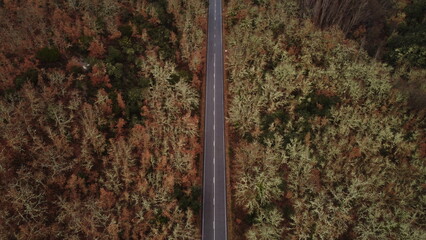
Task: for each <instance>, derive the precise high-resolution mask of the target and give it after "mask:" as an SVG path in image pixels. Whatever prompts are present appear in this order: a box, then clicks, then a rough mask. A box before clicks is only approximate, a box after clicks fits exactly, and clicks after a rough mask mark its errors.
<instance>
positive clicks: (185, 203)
mask: <svg viewBox="0 0 426 240" xmlns="http://www.w3.org/2000/svg"><path fill="white" fill-rule="evenodd" d="M185 190H186V189H185V188H184V187H182V186H181V185H175V186H174V191H173V195H174V197H175V198H176V199H177V200H178V203H179V208H180V209H183V210H186V209H188V208H190V209H191V210H192V211H193V212H194V213H198V212H199V211H200V207H201V199H200V197H201V193H202V191H201V187H200V186H192V187H191V189H190V193H187V191H185Z"/></svg>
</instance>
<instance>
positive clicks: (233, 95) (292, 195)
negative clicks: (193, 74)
mask: <svg viewBox="0 0 426 240" xmlns="http://www.w3.org/2000/svg"><path fill="white" fill-rule="evenodd" d="M425 9H426V1H424V0H413V1H411V0H395V1H381V0H360V1H358V0H357V1H355V0H353V1H352V0H343V1H331V0H289V1H280V0H244V1H240V0H228V1H226V8H225V11H224V19H225V20H224V21H225V34H224V36H225V42H226V47H225V49H226V51H225V52H226V57H225V67H226V74H227V75H226V76H227V81H228V84H229V85H228V93H227V94H228V103H227V104H228V105H227V107H228V109H229V111H228V116H227V121H228V124H229V126H230V136H229V142H230V146H229V148H228V149H229V156H230V159H229V161H230V169H231V170H230V172H231V174H230V178H231V193H232V195H231V202H230V203H229V204H230V208H231V210H232V211H231V212H232V213H231V214H232V218H231V219H230V221H231V222H230V226H231V227H230V228H229V229H232V231H231V232H230V233H229V234H230V236H231V237H232V239H248V240H273V239H305V240H313V239H326V240H332V239H336V240H351V239H360V240H372V239H377V240H379V239H400V240H410V239H412V240H418V239H425V238H426V211H425V209H426V197H425V196H426V195H425V193H426V161H425V160H426V128H425V127H426V118H425V113H426V109H425V107H426V94H425V93H426V69H425V67H426V66H425V60H426V57H425V56H426V42H425V40H426V37H425V36H426V35H425V34H426V31H425V30H426V29H425V26H426V25H425V21H426V17H425V12H426V11H425Z"/></svg>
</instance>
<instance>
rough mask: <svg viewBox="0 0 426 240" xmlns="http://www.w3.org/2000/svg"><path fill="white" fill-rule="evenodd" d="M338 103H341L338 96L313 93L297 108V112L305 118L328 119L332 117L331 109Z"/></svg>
mask: <svg viewBox="0 0 426 240" xmlns="http://www.w3.org/2000/svg"><path fill="white" fill-rule="evenodd" d="M337 103H339V97H338V96H326V95H324V94H317V93H314V92H312V93H310V94H309V95H307V96H306V97H305V98H304V99H303V100H302V102H301V103H300V104H299V105H298V106H297V108H296V112H297V113H298V114H299V115H300V116H303V117H304V118H310V117H312V116H320V117H326V116H330V109H331V108H332V107H333V106H334V105H336V104H337Z"/></svg>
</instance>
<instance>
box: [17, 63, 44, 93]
mask: <svg viewBox="0 0 426 240" xmlns="http://www.w3.org/2000/svg"><path fill="white" fill-rule="evenodd" d="M37 79H38V71H37V69H34V68H32V69H29V70H27V71H26V72H25V73H23V74H21V75H19V76H17V77H16V78H15V81H14V83H15V88H16V89H21V87H22V86H23V85H24V84H25V83H26V82H30V83H32V84H36V83H37Z"/></svg>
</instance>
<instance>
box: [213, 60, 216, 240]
mask: <svg viewBox="0 0 426 240" xmlns="http://www.w3.org/2000/svg"><path fill="white" fill-rule="evenodd" d="M215 113H216V53H214V54H213V129H214V130H215V129H216V114H215ZM214 130H213V240H215V239H216V229H215V222H216V205H215V196H216V183H215V181H214V178H215V176H216V131H214Z"/></svg>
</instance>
